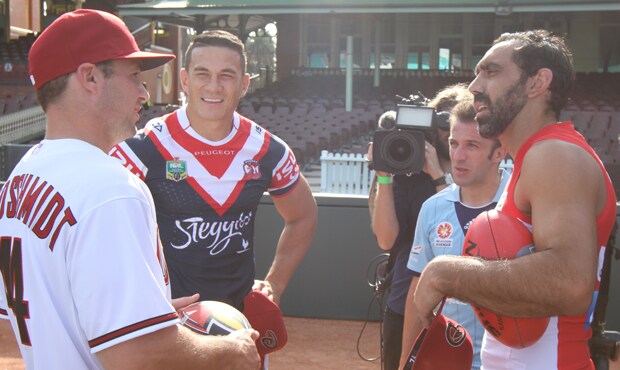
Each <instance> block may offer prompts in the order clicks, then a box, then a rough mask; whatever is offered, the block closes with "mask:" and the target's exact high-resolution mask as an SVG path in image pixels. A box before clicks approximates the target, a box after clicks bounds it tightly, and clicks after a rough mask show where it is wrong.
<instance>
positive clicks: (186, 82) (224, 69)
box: [181, 46, 250, 127]
mask: <svg viewBox="0 0 620 370" xmlns="http://www.w3.org/2000/svg"><path fill="white" fill-rule="evenodd" d="M241 63H242V61H241V57H240V55H239V54H238V53H237V52H236V51H235V50H233V49H230V48H227V47H221V46H201V47H196V48H195V49H193V50H192V56H191V63H190V64H189V66H188V68H187V69H185V68H184V69H182V70H181V85H182V87H183V90H184V91H185V93H186V94H187V99H188V100H187V115H188V118H189V120H190V122H191V124H192V126H195V125H198V126H202V125H208V126H210V127H224V126H227V125H228V126H229V125H232V118H233V113H234V111H235V109H237V106H238V104H239V100H240V99H241V98H242V97H243V95H245V93H246V91H247V89H248V86H249V83H250V76H249V75H248V74H247V73H244V72H243V69H242V64H241Z"/></svg>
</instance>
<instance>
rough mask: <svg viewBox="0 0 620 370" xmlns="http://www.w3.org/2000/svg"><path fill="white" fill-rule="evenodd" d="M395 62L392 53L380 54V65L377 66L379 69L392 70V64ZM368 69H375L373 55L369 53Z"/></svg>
mask: <svg viewBox="0 0 620 370" xmlns="http://www.w3.org/2000/svg"><path fill="white" fill-rule="evenodd" d="M395 62H396V57H395V56H394V53H381V63H380V64H379V68H380V69H392V68H394V63H395ZM370 68H375V53H370Z"/></svg>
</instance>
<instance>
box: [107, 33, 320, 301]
mask: <svg viewBox="0 0 620 370" xmlns="http://www.w3.org/2000/svg"><path fill="white" fill-rule="evenodd" d="M245 66H246V55H245V50H244V45H243V43H242V42H241V40H239V38H238V37H236V36H235V35H232V34H230V33H229V32H225V31H206V32H204V33H202V34H199V35H197V36H196V37H195V39H194V40H193V41H192V43H191V44H190V45H189V47H188V50H187V52H186V54H185V65H184V68H183V69H182V70H181V84H182V87H183V90H184V91H185V93H186V95H187V104H186V105H184V106H182V107H181V108H180V109H178V110H177V111H175V112H173V113H171V114H169V115H166V116H164V117H161V118H158V119H154V120H152V121H150V122H149V123H148V124H147V125H146V126H145V128H144V130H143V131H142V132H140V133H139V135H137V136H136V137H134V138H132V139H129V140H127V141H125V142H124V143H121V144H120V145H118V146H117V147H116V148H114V150H113V151H112V153H111V154H112V155H113V156H116V157H118V158H120V159H121V161H122V162H123V163H124V165H125V166H126V167H127V168H128V169H130V170H131V171H132V172H134V173H135V174H137V175H138V176H139V177H140V178H142V179H143V180H144V181H145V182H146V184H147V185H148V187H149V189H150V190H151V192H152V193H153V197H154V199H155V206H156V209H157V220H158V224H159V228H160V233H161V238H162V243H163V245H164V254H165V255H166V260H167V263H168V268H169V270H170V279H171V286H172V296H173V297H183V296H189V295H192V294H194V293H196V292H198V293H200V297H201V299H205V300H218V301H222V302H226V303H228V304H231V305H233V306H235V307H236V308H238V309H240V310H243V301H244V297H245V296H246V295H247V294H248V293H249V292H250V291H251V290H252V289H255V290H260V291H262V292H264V293H265V294H266V295H268V296H269V297H270V298H271V299H272V300H273V301H274V302H276V303H278V302H279V300H280V296H281V295H282V293H283V292H284V290H285V289H286V286H287V284H288V281H289V279H290V278H291V276H292V274H293V272H294V271H295V269H296V268H297V266H298V265H299V263H300V262H301V260H302V258H303V257H304V255H305V253H306V251H307V250H308V248H309V247H310V244H311V241H312V238H313V236H314V231H315V228H316V222H317V207H316V203H315V200H314V197H313V196H312V192H311V190H310V187H309V185H308V183H307V181H306V180H305V178H304V177H303V175H302V174H301V173H300V170H299V166H298V165H297V162H296V160H295V156H294V155H293V152H292V151H291V149H290V148H289V147H288V145H286V143H284V142H283V141H282V140H281V139H279V138H278V137H276V136H274V135H272V134H270V133H269V132H267V131H266V130H265V129H263V128H262V127H261V126H259V125H258V124H257V123H255V122H253V121H251V120H250V119H248V118H246V117H243V116H241V115H240V114H238V113H237V112H236V111H235V109H236V108H237V106H238V103H239V100H240V99H241V98H242V97H243V96H244V94H245V93H246V91H247V89H248V86H249V83H250V76H249V74H248V73H246V70H245ZM265 191H267V192H269V193H270V194H271V196H272V199H273V203H274V205H275V207H276V209H277V210H278V212H279V214H280V215H281V216H282V218H283V219H284V229H283V230H282V233H281V235H280V239H279V242H278V245H277V249H276V254H275V258H274V260H273V263H272V265H271V268H270V270H269V272H268V273H267V276H266V277H265V278H264V279H263V280H256V281H255V280H254V279H255V267H254V248H255V246H254V223H255V219H256V210H257V207H258V204H259V201H260V199H261V196H262V195H263V193H264V192H265ZM258 247H260V246H258Z"/></svg>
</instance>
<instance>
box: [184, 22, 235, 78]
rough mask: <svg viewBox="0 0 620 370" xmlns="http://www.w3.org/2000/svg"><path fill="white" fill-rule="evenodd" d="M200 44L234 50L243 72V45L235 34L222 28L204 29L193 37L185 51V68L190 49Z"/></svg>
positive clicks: (189, 61)
mask: <svg viewBox="0 0 620 370" xmlns="http://www.w3.org/2000/svg"><path fill="white" fill-rule="evenodd" d="M202 46H220V47H225V48H229V49H232V50H234V51H236V52H237V53H239V57H240V58H241V71H242V72H243V73H245V64H246V60H247V56H246V54H245V45H244V44H243V42H242V41H241V40H240V39H239V37H237V36H236V35H233V34H232V33H230V32H227V31H222V30H210V31H205V32H203V33H200V34H198V35H196V36H195V37H194V39H193V40H192V42H191V43H190V44H189V46H188V47H187V51H186V52H185V65H184V67H185V69H189V65H190V63H191V61H192V51H193V50H194V49H195V48H197V47H202Z"/></svg>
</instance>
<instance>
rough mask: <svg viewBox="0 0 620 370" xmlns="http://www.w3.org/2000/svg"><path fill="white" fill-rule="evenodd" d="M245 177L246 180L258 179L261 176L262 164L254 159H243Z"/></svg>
mask: <svg viewBox="0 0 620 370" xmlns="http://www.w3.org/2000/svg"><path fill="white" fill-rule="evenodd" d="M243 172H244V173H245V174H244V175H243V178H244V179H245V180H256V179H259V178H260V165H259V164H258V161H256V160H254V159H248V160H246V161H243Z"/></svg>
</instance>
